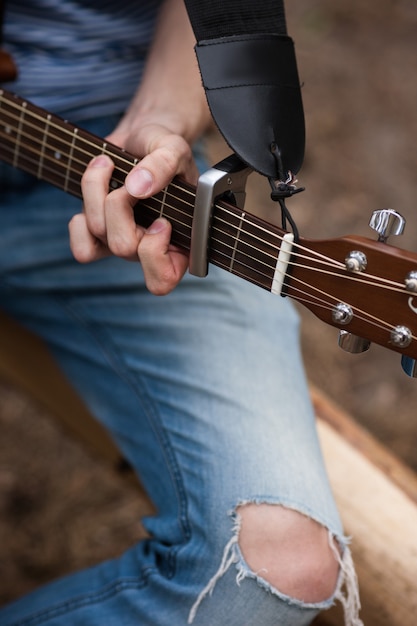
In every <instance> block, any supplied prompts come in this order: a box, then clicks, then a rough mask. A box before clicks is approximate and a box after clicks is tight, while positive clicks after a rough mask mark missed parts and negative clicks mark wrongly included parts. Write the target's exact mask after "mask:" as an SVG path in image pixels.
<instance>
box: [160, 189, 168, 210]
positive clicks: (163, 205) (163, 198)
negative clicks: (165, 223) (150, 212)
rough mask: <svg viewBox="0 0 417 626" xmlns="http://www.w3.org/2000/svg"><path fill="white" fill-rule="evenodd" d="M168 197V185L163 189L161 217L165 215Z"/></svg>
mask: <svg viewBox="0 0 417 626" xmlns="http://www.w3.org/2000/svg"><path fill="white" fill-rule="evenodd" d="M166 199H167V187H165V189H163V190H162V200H161V208H160V211H159V217H164V210H165V203H166Z"/></svg>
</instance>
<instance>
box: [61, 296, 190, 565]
mask: <svg viewBox="0 0 417 626" xmlns="http://www.w3.org/2000/svg"><path fill="white" fill-rule="evenodd" d="M54 298H55V300H56V302H57V303H58V304H59V306H61V308H63V309H64V310H65V311H66V312H67V313H68V315H70V316H71V317H72V318H73V319H74V320H76V321H77V323H78V324H80V325H81V326H82V327H84V328H85V330H86V331H87V332H88V333H89V334H90V335H91V336H92V337H93V338H94V340H95V342H96V343H97V345H98V346H99V348H100V350H101V352H102V354H103V355H104V356H105V358H106V359H107V361H108V363H109V364H110V365H111V367H112V368H113V369H114V370H115V371H116V372H117V374H118V375H119V376H120V378H121V379H122V380H124V381H125V382H126V384H127V385H129V387H130V388H131V389H132V390H133V392H134V394H135V395H136V396H138V391H137V389H138V386H139V382H140V385H141V387H142V389H143V390H144V394H143V395H144V397H146V398H147V402H145V403H143V407H144V413H145V415H146V419H147V421H148V423H149V425H150V427H151V429H152V430H153V431H154V432H155V434H156V437H157V439H158V440H159V441H160V443H161V448H162V449H163V451H164V456H165V458H166V466H167V469H168V471H169V473H170V475H171V478H172V482H173V484H174V485H175V489H176V492H177V499H178V503H179V517H178V521H179V524H180V527H181V529H182V533H183V536H184V542H183V543H185V542H187V541H189V540H190V538H191V529H190V525H189V522H188V517H187V508H188V506H187V497H186V492H185V488H184V485H183V481H182V477H181V471H180V469H179V466H178V462H177V460H176V457H175V453H174V451H173V450H172V447H171V445H170V443H169V441H168V439H167V437H166V435H165V431H164V428H163V426H162V425H161V423H160V420H159V415H158V411H157V410H155V409H154V408H153V401H152V398H151V397H150V395H149V393H148V390H147V385H146V384H145V383H144V381H143V380H141V379H140V377H139V376H137V375H136V376H134V377H133V376H132V375H131V374H130V373H129V372H128V369H127V367H126V365H125V363H124V360H123V358H122V355H121V354H120V352H119V351H118V350H117V348H116V346H115V345H114V343H113V341H112V340H111V338H110V337H109V336H107V334H106V332H105V330H104V328H103V327H102V325H98V324H94V325H93V324H90V323H89V322H87V321H86V320H85V319H84V318H83V317H82V316H80V315H79V314H78V313H77V311H76V310H74V309H73V307H71V305H70V303H69V302H68V301H67V299H66V298H65V297H63V296H59V295H56V294H55V295H54ZM98 328H101V329H102V333H99V332H97V329H98ZM103 335H106V340H105V341H103V340H102V338H103ZM109 346H111V347H112V350H110V349H109ZM150 407H152V411H151V409H150ZM151 412H152V417H153V419H152V418H151V415H150V414H151ZM182 545H183V544H178V546H176V547H171V548H170V557H169V566H170V567H169V569H170V575H169V577H173V576H174V573H175V572H174V570H175V557H176V554H177V552H178V550H179V549H180V548H181V546H182Z"/></svg>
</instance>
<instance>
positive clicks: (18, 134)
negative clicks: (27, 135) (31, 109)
mask: <svg viewBox="0 0 417 626" xmlns="http://www.w3.org/2000/svg"><path fill="white" fill-rule="evenodd" d="M26 108H27V103H26V102H23V103H22V107H21V109H20V116H19V123H18V126H17V132H16V147H15V151H14V158H13V167H17V166H18V163H19V151H20V143H21V137H22V126H23V122H24V119H25V113H26Z"/></svg>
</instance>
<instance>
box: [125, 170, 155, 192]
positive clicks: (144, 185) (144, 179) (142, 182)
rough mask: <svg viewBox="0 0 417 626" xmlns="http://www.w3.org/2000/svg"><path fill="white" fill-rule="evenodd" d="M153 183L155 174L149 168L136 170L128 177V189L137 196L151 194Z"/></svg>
mask: <svg viewBox="0 0 417 626" xmlns="http://www.w3.org/2000/svg"><path fill="white" fill-rule="evenodd" d="M152 185H153V176H152V174H151V173H150V172H149V171H148V170H144V169H138V170H134V171H133V172H131V173H130V174H129V176H128V177H127V179H126V189H127V191H128V193H130V195H131V196H135V198H141V197H142V196H146V195H149V193H150V192H151V190H152Z"/></svg>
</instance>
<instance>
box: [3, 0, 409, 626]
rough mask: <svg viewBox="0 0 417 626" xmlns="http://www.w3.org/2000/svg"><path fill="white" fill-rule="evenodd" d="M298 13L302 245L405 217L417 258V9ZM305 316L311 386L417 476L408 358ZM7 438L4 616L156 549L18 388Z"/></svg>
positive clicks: (107, 484)
mask: <svg viewBox="0 0 417 626" xmlns="http://www.w3.org/2000/svg"><path fill="white" fill-rule="evenodd" d="M287 4H288V6H287V16H288V25H289V32H290V34H291V35H292V36H293V38H294V40H295V42H296V50H297V58H298V65H299V71H300V76H301V80H302V82H303V85H304V86H303V98H304V108H305V114H306V122H307V152H306V158H305V163H304V166H303V168H302V170H301V172H300V174H299V183H300V185H302V186H305V187H306V191H305V192H304V193H303V194H301V195H299V196H297V197H296V198H294V199H292V200H291V201H290V202H289V203H288V206H289V208H290V209H291V210H292V213H293V216H294V217H295V219H296V222H297V224H298V227H299V230H300V231H301V234H302V235H303V236H304V237H309V238H320V239H321V238H330V237H339V236H343V235H348V234H359V235H365V236H370V237H371V238H373V237H374V235H373V233H372V232H371V231H370V229H369V228H368V220H369V217H370V215H371V212H372V211H374V210H375V209H379V208H382V207H393V208H395V209H397V210H398V211H400V212H401V213H402V214H403V215H404V217H405V218H406V219H407V228H406V232H405V234H404V235H403V236H402V237H401V238H400V239H398V241H396V242H395V245H398V246H400V247H404V248H408V249H411V250H415V251H417V196H416V188H417V151H416V139H417V54H416V46H417V44H416V42H417V4H416V3H415V0H379V1H378V2H375V3H370V2H368V1H367V0H351V2H349V3H346V2H345V3H339V2H337V3H336V2H334V0H295V1H293V2H288V3H287ZM209 146H210V152H211V155H212V158H213V160H216V159H217V158H218V157H219V158H220V156H222V155H224V154H227V153H228V150H227V149H226V148H225V146H224V144H223V142H222V141H221V140H220V139H219V137H218V136H217V135H213V136H212V137H210V138H209ZM249 186H250V189H249V196H248V200H247V205H246V208H247V210H249V211H250V210H252V211H253V212H262V213H264V212H266V214H267V215H268V216H269V217H270V218H271V219H275V217H274V216H275V214H276V210H275V207H274V206H272V203H271V202H270V201H269V189H268V185H267V184H266V182H265V181H264V180H263V179H261V178H260V177H256V176H254V175H253V176H252V177H251V178H250V185H249ZM392 243H394V241H392ZM300 314H301V317H302V322H303V323H302V345H303V350H304V355H305V363H306V369H307V373H308V376H309V378H310V380H311V381H312V382H313V383H314V384H315V385H317V386H318V387H319V388H320V389H322V390H324V391H325V392H326V393H327V394H328V395H329V396H330V397H331V398H333V399H334V400H336V401H337V402H338V403H339V404H340V405H341V406H342V407H343V408H344V409H346V410H348V411H349V412H350V413H351V415H353V416H354V417H355V418H356V419H357V420H358V421H359V422H360V423H362V424H363V425H365V426H366V427H367V428H368V429H369V430H370V431H371V432H372V433H373V434H375V435H376V436H377V437H378V438H379V439H380V440H382V441H383V442H384V443H385V444H386V445H387V447H388V448H389V449H390V450H391V451H394V452H395V453H396V454H397V455H398V456H399V457H401V458H402V459H403V460H404V461H405V462H406V463H408V464H409V465H410V466H411V467H413V468H414V469H415V470H417V453H416V445H417V415H416V410H415V407H416V402H417V381H416V380H412V379H409V378H408V377H407V376H406V375H405V374H404V373H403V372H402V370H401V367H400V359H399V357H398V355H396V354H394V353H391V352H388V351H387V350H384V349H382V348H379V347H377V346H372V348H371V350H370V351H369V352H368V353H366V354H364V355H361V356H352V355H348V354H346V353H344V352H342V350H340V349H339V348H338V347H337V331H336V330H335V329H333V328H330V327H327V326H325V325H324V324H322V322H320V321H318V320H316V319H315V318H314V317H313V316H312V315H311V314H310V313H308V312H306V311H305V310H302V309H300ZM277 332H279V329H277ZM0 427H1V433H2V434H1V438H0V581H1V582H0V602H1V603H3V602H6V601H9V600H10V599H12V598H14V597H16V596H18V595H20V594H21V593H24V592H26V591H28V590H29V589H31V588H33V587H35V586H37V585H39V584H41V583H43V582H46V581H47V580H49V579H51V578H53V577H56V576H58V575H61V574H63V573H66V572H68V571H72V570H74V569H77V568H79V567H84V566H86V565H89V564H91V563H95V562H97V561H99V560H101V559H103V558H107V557H109V556H113V555H116V554H119V553H120V552H121V551H122V550H124V549H125V548H126V547H127V546H129V545H131V544H132V543H133V542H134V541H135V540H137V539H138V538H140V537H141V536H142V527H141V525H140V516H141V514H142V503H141V502H139V501H138V499H137V497H136V493H135V491H134V490H132V489H131V488H130V487H129V486H128V485H124V484H122V485H121V484H120V481H119V480H118V479H117V478H115V477H114V476H113V475H112V474H111V473H110V472H109V471H108V470H107V469H106V468H104V467H103V466H102V465H101V464H100V463H98V462H97V461H96V460H95V459H94V458H92V457H90V456H89V455H88V454H87V453H86V452H85V451H84V450H83V449H82V448H80V447H79V445H77V444H76V443H74V442H73V441H71V440H69V439H68V437H66V436H65V435H63V434H62V432H61V431H60V430H59V428H57V426H56V425H55V423H54V422H53V420H51V419H50V416H49V415H48V414H46V413H45V411H44V410H43V409H41V408H40V407H39V406H37V405H36V404H34V403H33V401H32V400H31V399H30V398H28V397H26V396H25V395H23V394H22V393H21V392H20V391H19V390H16V389H14V388H12V387H10V386H9V385H7V384H6V383H2V384H1V393H0ZM367 626H378V625H377V624H368V625H367Z"/></svg>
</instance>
